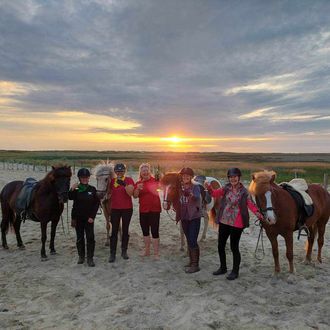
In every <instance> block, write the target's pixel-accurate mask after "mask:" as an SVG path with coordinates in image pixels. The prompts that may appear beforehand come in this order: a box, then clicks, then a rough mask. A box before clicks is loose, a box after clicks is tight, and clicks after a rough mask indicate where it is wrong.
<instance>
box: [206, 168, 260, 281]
mask: <svg viewBox="0 0 330 330" xmlns="http://www.w3.org/2000/svg"><path fill="white" fill-rule="evenodd" d="M241 176H242V173H241V171H240V169H239V168H230V169H229V170H228V172H227V177H228V180H229V183H228V184H226V185H225V187H223V188H220V189H217V190H212V187H211V186H210V185H207V187H206V188H207V189H208V190H209V193H210V194H211V196H212V197H215V198H217V197H222V198H221V202H220V208H219V212H218V215H217V219H216V222H217V223H218V224H219V236H218V252H219V257H220V268H219V269H218V270H216V271H215V272H213V275H222V274H226V273H227V264H226V252H225V247H226V242H227V240H228V237H230V248H231V251H232V253H233V269H232V271H231V273H230V274H229V275H228V276H227V279H228V280H235V279H236V278H237V277H238V273H239V266H240V263H241V254H240V252H239V241H240V238H241V235H242V232H243V229H244V228H246V227H248V226H249V211H248V209H250V210H251V211H252V212H253V213H254V214H255V215H256V216H257V217H258V218H259V219H262V214H261V213H260V212H259V210H258V207H257V206H256V205H255V203H254V202H253V201H252V200H251V198H250V197H249V194H248V191H247V189H246V188H245V187H244V186H243V184H242V183H241V182H240V178H241Z"/></svg>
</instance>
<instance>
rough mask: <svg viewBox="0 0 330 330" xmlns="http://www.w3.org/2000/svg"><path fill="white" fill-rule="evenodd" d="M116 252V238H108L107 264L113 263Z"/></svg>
mask: <svg viewBox="0 0 330 330" xmlns="http://www.w3.org/2000/svg"><path fill="white" fill-rule="evenodd" d="M116 250H117V237H110V258H109V262H115V260H116Z"/></svg>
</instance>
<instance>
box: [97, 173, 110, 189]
mask: <svg viewBox="0 0 330 330" xmlns="http://www.w3.org/2000/svg"><path fill="white" fill-rule="evenodd" d="M110 175H111V173H105V172H104V173H102V174H97V175H95V176H96V178H98V177H101V176H108V177H110ZM107 191H108V186H107V187H106V188H105V189H103V190H100V189H96V192H101V193H105V192H107Z"/></svg>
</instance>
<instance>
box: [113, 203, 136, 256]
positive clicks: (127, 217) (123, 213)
mask: <svg viewBox="0 0 330 330" xmlns="http://www.w3.org/2000/svg"><path fill="white" fill-rule="evenodd" d="M132 214H133V209H112V210H111V216H110V222H111V225H112V229H111V236H110V250H111V251H112V252H116V249H117V240H118V230H119V225H120V219H121V220H122V240H121V248H122V250H127V246H128V240H129V234H128V228H129V224H130V222H131V218H132Z"/></svg>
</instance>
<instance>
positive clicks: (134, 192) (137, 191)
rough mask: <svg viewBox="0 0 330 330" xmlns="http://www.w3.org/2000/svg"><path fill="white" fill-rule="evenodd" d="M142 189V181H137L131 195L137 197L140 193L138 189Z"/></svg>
mask: <svg viewBox="0 0 330 330" xmlns="http://www.w3.org/2000/svg"><path fill="white" fill-rule="evenodd" d="M142 189H143V183H142V182H139V183H136V184H135V185H134V191H133V197H134V198H138V197H139V195H140V191H141V190H142Z"/></svg>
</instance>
